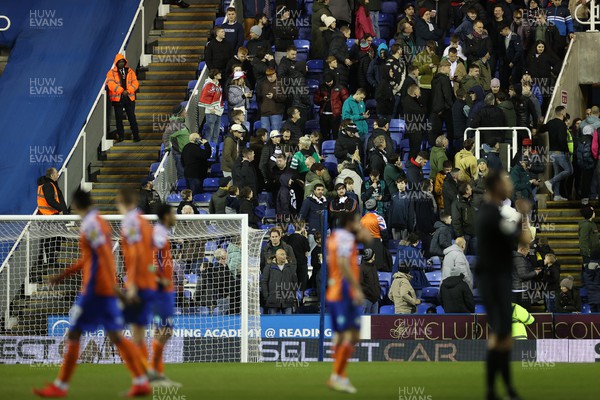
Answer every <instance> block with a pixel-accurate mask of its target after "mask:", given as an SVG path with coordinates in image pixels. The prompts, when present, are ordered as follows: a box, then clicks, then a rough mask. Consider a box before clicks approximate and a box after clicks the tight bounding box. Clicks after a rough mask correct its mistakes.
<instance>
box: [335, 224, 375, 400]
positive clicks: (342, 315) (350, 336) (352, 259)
mask: <svg viewBox="0 0 600 400" xmlns="http://www.w3.org/2000/svg"><path fill="white" fill-rule="evenodd" d="M336 226H337V227H338V229H336V230H335V231H334V232H333V233H332V234H331V236H329V238H327V272H328V275H329V279H328V284H329V286H328V288H327V293H326V300H327V307H328V309H329V313H330V315H331V323H332V327H333V331H334V332H335V334H334V337H333V359H334V363H333V372H332V374H331V377H330V378H329V381H328V382H327V384H328V385H329V387H330V388H332V389H334V390H337V391H340V392H347V393H356V388H354V386H352V384H351V383H350V380H349V379H348V377H347V376H346V365H347V364H348V359H349V358H350V357H351V356H352V353H353V352H354V345H355V344H356V343H357V342H358V339H359V331H360V315H361V313H362V308H361V307H362V305H363V303H364V295H363V292H362V289H361V286H360V281H359V276H360V275H359V266H358V248H357V246H356V241H357V239H358V240H360V241H365V240H366V239H367V237H368V236H369V233H368V232H367V231H366V230H365V229H361V225H360V215H359V214H356V213H353V214H342V215H341V216H340V217H339V218H338V221H337V225H336Z"/></svg>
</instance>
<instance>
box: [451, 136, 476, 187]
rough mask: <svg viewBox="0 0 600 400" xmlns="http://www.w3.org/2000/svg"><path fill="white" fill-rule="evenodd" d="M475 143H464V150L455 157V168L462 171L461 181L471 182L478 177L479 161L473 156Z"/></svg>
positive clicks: (467, 141)
mask: <svg viewBox="0 0 600 400" xmlns="http://www.w3.org/2000/svg"><path fill="white" fill-rule="evenodd" d="M474 145H475V141H474V140H473V139H467V140H465V141H464V144H463V149H462V150H461V151H459V152H458V153H456V155H455V156H454V166H455V167H456V168H458V169H459V170H460V175H459V177H458V179H459V180H461V181H464V182H471V179H474V178H475V177H476V176H477V159H476V158H475V156H474V155H473V146H474Z"/></svg>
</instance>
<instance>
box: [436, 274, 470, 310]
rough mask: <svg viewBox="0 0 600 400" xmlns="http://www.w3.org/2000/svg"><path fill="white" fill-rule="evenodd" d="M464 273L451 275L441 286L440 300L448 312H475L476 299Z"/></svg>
mask: <svg viewBox="0 0 600 400" xmlns="http://www.w3.org/2000/svg"><path fill="white" fill-rule="evenodd" d="M464 277H465V276H464V275H463V274H460V275H459V276H449V277H448V278H446V279H444V281H443V282H442V284H441V286H440V302H441V304H442V307H443V308H444V312H446V313H474V312H475V299H474V298H473V293H472V292H471V289H470V288H469V285H468V284H467V282H465V281H464Z"/></svg>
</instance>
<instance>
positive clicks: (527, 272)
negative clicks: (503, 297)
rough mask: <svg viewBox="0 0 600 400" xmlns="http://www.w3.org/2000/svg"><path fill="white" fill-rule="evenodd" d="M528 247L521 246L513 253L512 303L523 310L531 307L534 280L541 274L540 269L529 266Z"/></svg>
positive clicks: (534, 286)
mask: <svg viewBox="0 0 600 400" xmlns="http://www.w3.org/2000/svg"><path fill="white" fill-rule="evenodd" d="M528 255H529V247H527V246H525V245H523V244H521V245H519V247H518V248H517V251H515V252H513V272H512V290H513V303H517V304H519V305H520V306H522V307H523V308H525V309H529V308H530V307H531V295H532V293H533V292H534V290H535V289H536V285H535V282H534V280H535V279H536V278H537V276H538V274H539V273H540V272H541V269H540V268H535V269H534V267H533V266H532V265H531V262H530V261H529V258H528V257H527V256H528Z"/></svg>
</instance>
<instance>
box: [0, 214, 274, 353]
mask: <svg viewBox="0 0 600 400" xmlns="http://www.w3.org/2000/svg"><path fill="white" fill-rule="evenodd" d="M144 217H145V218H146V219H148V220H149V221H150V222H151V223H155V222H156V219H157V218H156V216H149V215H148V216H144ZM103 218H104V219H105V220H106V221H108V223H109V224H110V226H111V228H112V241H113V246H112V247H113V254H114V257H115V263H116V267H117V278H118V281H119V282H120V283H121V284H122V283H123V278H124V276H125V271H124V268H125V267H124V264H123V257H122V255H121V248H120V236H121V235H120V228H121V221H122V219H123V217H122V216H120V215H105V216H103ZM80 223H81V220H80V218H79V217H78V216H70V215H69V216H0V337H2V338H14V339H15V340H17V341H20V340H25V338H26V341H25V343H26V344H30V343H34V344H32V345H31V346H34V345H35V343H36V342H35V340H34V338H38V339H40V340H41V341H42V342H43V343H44V344H43V346H45V348H34V347H31V348H29V349H28V350H27V349H26V350H24V351H23V354H25V355H26V357H21V358H22V359H19V357H17V359H16V360H15V362H18V363H42V362H44V363H45V362H60V353H61V352H62V341H63V336H64V334H65V333H66V330H67V328H68V320H69V318H68V316H69V310H70V307H71V306H72V304H73V302H74V300H75V297H76V295H77V294H78V292H79V290H80V284H81V276H80V275H79V274H75V275H73V276H71V277H69V278H67V279H65V280H64V281H63V282H61V283H60V284H57V285H54V286H51V285H49V284H48V283H47V278H48V277H49V276H51V275H55V274H57V273H59V272H60V271H62V270H63V269H65V268H67V267H68V266H69V265H71V264H72V263H73V262H75V261H76V260H77V259H78V258H79V256H80V254H79V253H80V252H79V234H80V230H79V227H80ZM264 235H265V231H263V230H256V229H251V228H249V227H248V216H247V215H230V214H227V215H177V224H176V226H175V227H174V229H173V230H172V233H171V236H170V240H171V249H172V254H173V263H174V269H175V274H174V279H173V281H174V286H175V293H176V307H175V316H174V327H173V338H172V339H171V340H170V341H169V343H168V345H167V348H166V349H165V362H167V363H168V362H244V363H247V362H259V361H260V358H261V357H260V340H261V326H260V294H259V290H260V250H261V244H262V241H263V238H264ZM155 323H158V320H156V321H155ZM152 334H153V329H151V328H150V329H148V331H147V340H148V343H149V342H150V340H151V337H152ZM125 335H130V332H129V331H128V330H126V331H125ZM19 343H20V342H19ZM82 348H84V349H86V350H84V351H82V354H83V353H85V351H88V350H89V352H88V353H89V357H84V362H85V361H89V362H101V363H111V362H121V360H120V359H119V358H118V356H114V354H117V353H116V352H114V351H111V350H114V349H111V346H110V345H107V340H106V332H104V331H103V330H99V331H97V332H94V333H92V334H89V335H84V337H83V343H82ZM0 362H9V360H0Z"/></svg>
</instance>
